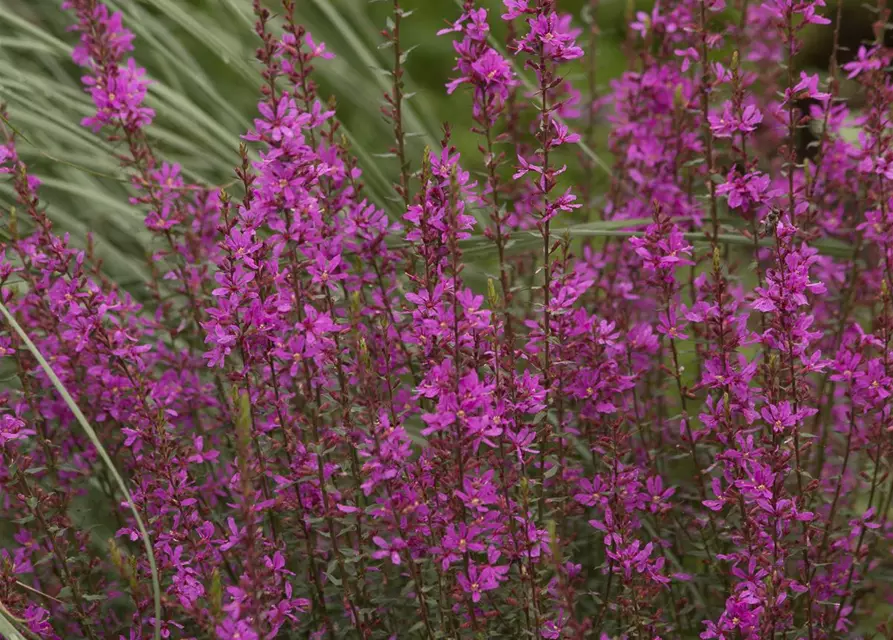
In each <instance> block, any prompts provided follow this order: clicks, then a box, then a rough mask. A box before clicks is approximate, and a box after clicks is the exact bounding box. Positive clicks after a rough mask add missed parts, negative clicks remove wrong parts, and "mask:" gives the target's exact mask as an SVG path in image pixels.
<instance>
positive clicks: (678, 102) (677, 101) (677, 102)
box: [673, 85, 686, 110]
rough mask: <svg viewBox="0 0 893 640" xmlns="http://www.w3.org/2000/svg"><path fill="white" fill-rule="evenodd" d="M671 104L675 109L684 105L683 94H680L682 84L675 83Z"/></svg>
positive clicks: (682, 107)
mask: <svg viewBox="0 0 893 640" xmlns="http://www.w3.org/2000/svg"><path fill="white" fill-rule="evenodd" d="M673 106H675V107H676V109H677V110H680V109H684V108H685V107H686V103H685V96H683V95H682V85H676V91H675V93H673Z"/></svg>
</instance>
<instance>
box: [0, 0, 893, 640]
mask: <svg viewBox="0 0 893 640" xmlns="http://www.w3.org/2000/svg"><path fill="white" fill-rule="evenodd" d="M406 4H410V3H406V2H404V3H400V2H394V3H393V6H392V9H393V13H394V15H393V17H392V18H391V19H390V20H389V22H388V26H387V28H386V29H385V30H384V31H383V32H382V35H383V37H384V41H385V47H386V48H387V49H389V51H388V53H389V58H390V54H393V58H392V59H391V60H392V62H391V64H390V69H389V75H390V79H391V82H390V86H389V87H388V90H387V92H386V94H385V96H384V107H383V108H382V113H383V115H384V116H385V118H386V120H387V121H388V123H389V126H390V128H391V129H392V131H393V136H394V140H393V146H392V147H390V148H389V149H388V150H387V151H388V153H387V154H385V155H393V156H394V157H396V159H397V161H398V162H397V166H396V168H395V170H394V175H393V184H394V191H395V196H396V197H395V198H394V203H393V204H392V206H390V207H389V210H387V211H386V210H384V209H382V208H381V207H380V206H379V205H378V204H376V203H375V202H374V201H373V200H372V199H371V196H370V197H367V195H366V188H365V186H364V182H363V180H364V178H363V172H362V170H361V168H360V163H359V161H358V160H357V158H356V157H355V155H354V153H353V151H352V150H351V148H350V145H349V144H348V142H347V136H346V135H343V134H344V132H343V131H342V125H341V123H340V121H339V119H338V108H337V102H336V99H335V97H329V96H325V95H321V94H320V89H319V87H318V86H317V84H316V83H315V81H314V68H313V67H314V66H315V65H325V64H326V61H327V60H328V59H330V58H332V57H333V53H332V52H329V51H328V49H326V47H325V45H324V44H323V43H320V42H319V41H317V40H315V39H314V37H313V36H312V35H311V34H310V33H308V32H307V30H306V29H305V28H304V27H303V26H301V24H300V21H299V18H298V15H297V13H296V11H297V3H295V2H293V0H282V2H281V5H279V6H278V8H277V9H276V11H272V10H271V9H268V8H267V7H266V6H265V5H264V4H263V3H261V2H260V1H259V0H255V2H253V9H254V16H255V22H254V35H255V37H256V38H257V41H258V48H257V54H256V57H257V61H258V63H259V72H258V77H257V84H258V87H259V89H258V96H259V99H258V102H257V116H256V119H255V120H254V123H253V126H251V128H250V129H249V130H247V131H246V132H244V135H243V136H242V138H241V140H240V141H233V142H234V146H235V144H238V145H239V147H238V148H239V154H238V162H237V165H236V166H235V167H234V174H235V177H236V180H235V181H234V182H233V183H231V184H230V185H229V186H228V187H227V188H225V189H221V188H217V187H212V186H208V185H202V184H194V183H190V182H188V181H187V180H186V178H185V177H184V176H185V175H191V174H187V172H185V171H184V169H183V168H181V167H180V166H177V165H176V164H172V163H168V162H166V161H165V160H164V159H163V157H164V156H163V153H162V151H161V150H159V149H156V148H155V146H154V144H153V142H152V141H153V137H152V136H151V135H150V132H151V131H152V127H153V120H154V116H155V113H154V112H153V111H152V109H150V108H148V107H147V106H146V96H147V92H151V91H152V90H153V89H152V80H151V79H150V78H149V76H148V74H147V73H146V71H145V70H144V69H143V68H142V67H141V66H140V64H139V62H138V61H139V42H138V41H137V40H136V39H135V37H134V34H133V33H132V32H131V31H129V30H128V29H127V27H126V25H124V24H123V21H122V17H121V14H119V13H115V12H113V11H112V10H111V9H110V8H109V7H108V6H106V5H105V4H104V3H102V2H99V1H98V0H66V2H64V3H63V4H62V10H64V11H66V12H67V15H68V16H69V17H70V20H71V25H72V31H73V32H75V33H76V34H77V36H76V37H75V38H74V39H73V41H72V43H71V44H72V47H73V55H72V57H73V60H74V62H75V63H76V64H78V65H79V66H80V67H82V68H83V71H84V78H83V86H84V90H85V91H86V92H87V94H88V95H89V96H90V99H91V100H92V103H93V106H94V110H93V112H92V113H91V114H89V115H88V116H87V117H86V118H84V120H83V122H82V123H81V124H82V125H83V126H84V127H85V128H86V129H87V130H88V132H89V133H90V134H91V135H97V136H100V137H101V138H102V139H103V140H104V141H106V142H108V143H111V144H113V145H114V146H115V149H116V150H117V158H118V160H119V162H120V165H121V170H122V171H124V172H126V174H127V176H128V185H129V187H130V189H131V196H130V200H129V205H130V206H132V207H134V208H135V209H136V210H138V211H139V212H141V214H142V216H143V218H144V220H145V225H146V227H147V229H148V230H149V231H150V232H151V246H150V247H147V252H146V253H147V255H148V256H149V258H148V263H149V264H148V267H149V272H150V273H151V278H150V281H149V282H147V283H146V284H145V287H146V289H145V290H140V291H139V292H138V293H139V295H138V296H137V295H135V292H134V291H131V290H129V289H128V288H127V287H125V286H123V285H121V284H119V283H116V282H114V281H113V280H111V279H110V278H109V277H108V276H107V275H106V273H105V272H104V269H103V265H102V263H101V262H100V261H99V260H98V259H97V258H96V256H95V254H94V251H93V246H92V241H91V240H90V239H89V238H88V239H87V242H86V248H79V247H80V244H79V242H78V240H79V239H73V238H70V237H69V236H68V235H66V234H60V233H59V232H58V231H57V230H56V229H55V227H54V225H53V221H52V209H49V210H48V209H47V208H46V207H45V206H44V205H43V204H42V201H41V199H40V187H41V183H40V180H39V179H38V178H37V177H35V176H34V175H33V174H32V173H31V169H30V168H29V167H28V166H27V165H26V164H25V162H24V161H23V160H22V159H21V158H20V156H19V154H18V152H17V144H19V143H20V141H21V137H20V136H19V135H18V133H17V130H16V129H14V128H13V126H12V125H11V124H10V118H11V119H12V121H14V120H15V113H13V114H7V113H6V112H5V111H4V112H3V114H2V115H3V118H2V119H3V122H4V126H3V127H2V134H3V138H2V140H0V180H2V181H4V182H5V183H8V184H9V186H10V188H11V190H12V191H13V192H14V194H15V200H16V203H17V204H16V205H15V207H11V208H9V209H8V210H4V211H3V212H2V231H3V233H2V235H0V238H2V240H0V303H2V305H3V309H4V310H5V311H8V312H9V314H11V317H14V318H15V319H16V321H17V322H18V324H19V325H21V327H22V328H23V329H24V331H25V333H26V334H27V335H28V337H29V338H30V340H31V341H32V342H33V349H32V347H31V346H29V345H28V344H27V343H26V342H25V341H23V340H22V337H21V335H20V334H19V333H18V332H17V331H16V330H14V328H13V327H12V326H11V325H10V326H5V325H4V327H3V331H2V333H0V361H2V366H3V367H4V372H6V373H5V376H6V377H5V378H4V382H3V384H2V386H0V399H2V403H0V459H2V465H0V513H2V520H3V523H4V524H3V526H2V527H0V536H2V539H3V543H4V544H3V547H2V549H0V618H2V620H0V622H4V627H3V628H4V629H7V628H10V629H13V630H15V632H16V633H18V634H20V635H21V637H27V638H31V637H37V638H75V637H77V638H91V639H97V640H98V639H99V638H129V639H134V640H135V639H137V638H149V637H153V636H155V637H164V638H183V639H188V638H222V639H233V640H235V639H242V640H246V639H261V638H263V639H272V638H307V637H309V638H330V639H334V638H361V639H363V640H371V639H374V638H416V637H419V638H426V639H428V640H434V639H438V638H549V639H562V638H564V639H575V640H583V639H584V638H598V639H599V640H614V639H624V640H625V639H637V640H646V639H647V640H653V639H656V638H665V639H671V638H703V639H711V638H716V639H724V640H739V639H740V640H767V639H774V638H805V639H808V640H821V639H830V638H841V637H851V638H863V637H889V635H890V633H891V632H893V631H891V629H893V626H891V620H890V618H891V617H893V609H890V603H891V602H893V591H891V589H890V586H889V585H890V579H889V578H890V576H889V575H888V574H887V572H888V571H893V556H891V550H893V544H891V543H893V522H891V518H890V516H891V507H893V469H891V466H890V459H891V453H893V440H891V432H893V410H891V407H893V404H891V397H893V126H891V111H890V105H891V104H893V80H891V75H890V72H889V70H890V64H891V61H893V51H891V49H890V48H889V47H888V46H887V45H886V44H885V39H884V33H885V31H887V30H888V29H889V24H888V19H889V10H888V9H887V8H886V5H885V4H884V3H883V2H880V3H879V4H878V6H877V7H876V13H875V16H876V23H875V25H874V40H872V41H867V42H865V43H863V44H862V46H860V47H859V48H858V50H856V51H853V52H851V55H850V56H849V57H847V58H843V57H842V56H840V55H839V54H841V52H842V51H843V49H844V47H843V46H842V45H841V44H840V32H841V28H842V25H841V24H840V21H841V19H842V18H841V16H842V13H841V11H838V12H837V14H836V20H832V18H831V17H826V13H827V12H826V11H825V7H824V4H823V3H822V2H821V1H820V0H806V1H803V2H791V1H790V0H767V1H765V2H762V3H760V2H747V1H746V0H745V1H742V2H735V3H732V4H734V5H735V6H734V7H727V6H726V3H724V2H722V1H721V0H673V1H672V2H669V3H665V2H660V3H656V4H655V5H654V6H653V8H651V9H650V10H649V11H642V12H638V13H635V14H633V12H632V11H630V13H629V16H628V24H627V37H626V43H625V45H624V50H625V53H626V64H627V67H626V69H625V70H624V72H623V73H622V74H621V75H620V76H619V77H617V78H615V79H613V80H612V81H611V82H610V84H609V85H608V86H606V87H598V86H597V85H596V84H595V71H596V63H595V62H594V60H595V58H594V56H595V47H597V46H598V44H599V32H598V29H597V28H596V26H595V25H594V23H590V25H589V26H588V28H587V37H585V38H584V37H581V36H582V35H583V31H582V30H581V29H579V28H578V27H577V23H578V17H577V16H573V15H570V14H567V13H563V12H562V11H561V8H560V7H559V4H560V3H559V2H557V1H556V0H505V1H504V2H503V3H502V6H501V7H500V6H496V3H488V2H483V1H481V0H465V1H464V2H462V3H458V4H457V6H456V7H455V11H453V9H452V8H449V9H447V5H446V4H445V5H444V11H445V15H444V18H445V20H446V26H445V27H444V28H443V29H442V30H441V31H440V32H439V34H438V35H440V36H441V37H446V38H451V39H452V44H453V52H454V61H453V64H452V66H453V72H452V75H451V77H450V78H449V79H445V81H444V84H445V86H444V93H445V95H447V96H449V99H450V100H455V101H456V104H464V105H467V106H468V109H469V113H468V114H467V115H465V116H462V115H460V114H457V117H458V118H459V119H460V120H461V121H462V122H468V123H471V124H470V128H471V134H472V137H471V138H470V139H472V140H474V141H475V143H476V147H477V149H476V150H475V149H474V148H472V149H471V150H467V151H466V150H464V149H463V150H460V149H459V148H458V142H457V138H458V136H454V135H453V131H454V126H455V124H456V123H445V124H444V127H443V138H442V140H441V141H440V143H439V145H436V148H427V149H425V151H424V152H423V153H422V154H421V155H420V156H419V157H413V153H414V150H413V146H412V145H411V144H408V143H407V139H408V138H409V137H410V135H409V134H410V132H409V131H408V130H407V129H408V125H407V123H406V122H404V118H405V107H406V101H407V100H408V99H409V98H410V97H411V94H412V91H411V89H412V88H411V87H408V86H407V82H408V80H407V76H406V73H405V69H406V67H405V63H406V56H407V55H408V53H409V52H408V51H407V50H406V49H405V48H404V45H403V43H402V42H401V25H403V26H405V25H406V22H405V20H406V19H408V18H409V17H410V13H411V12H410V11H409V10H407V8H406V7H405V6H404V5H406ZM597 4H598V3H596V2H591V3H588V6H589V10H590V13H588V14H587V16H586V17H587V19H589V20H591V19H592V15H591V11H593V10H594V7H596V5H597ZM450 7H452V5H450ZM447 12H452V15H446V13H447ZM828 15H829V16H831V13H828ZM807 29H819V30H821V29H826V30H828V31H829V32H831V33H833V36H832V37H833V42H834V45H833V50H834V52H833V55H832V59H831V62H830V64H829V68H828V69H827V70H814V69H813V70H805V69H804V70H802V71H801V70H800V69H798V68H796V64H797V54H798V51H799V50H800V49H801V46H802V44H803V41H804V38H805V37H806V30H807ZM432 35H433V34H432ZM334 53H335V54H337V52H334ZM587 57H588V59H587ZM580 64H583V65H585V68H586V69H587V74H586V77H587V82H588V86H587V87H586V88H585V90H581V89H580V88H578V87H576V86H575V83H576V75H575V73H574V70H575V69H578V68H579V67H578V65H580ZM819 71H821V72H819ZM826 71H827V72H826ZM844 77H846V79H847V80H848V81H849V82H850V86H851V87H852V90H853V91H855V92H857V93H858V100H856V99H854V100H850V101H847V100H845V99H844V98H843V95H844V92H843V91H842V83H843V81H844ZM463 93H465V94H467V96H468V98H469V100H465V98H464V97H461V94H463ZM463 100H464V101H463ZM370 115H371V114H370ZM598 127H603V128H604V129H605V131H606V137H605V142H604V143H603V145H602V147H600V148H599V147H596V148H593V145H594V141H595V140H597V139H599V138H598V136H597V135H595V130H596V128H598ZM807 129H810V130H812V131H814V132H817V133H816V135H815V138H814V140H813V142H812V143H811V144H810V145H807V146H808V149H807V150H806V151H804V149H803V148H802V146H803V145H801V144H800V140H801V137H802V135H803V133H804V131H805V130H807ZM609 155H610V156H612V160H611V161H610V164H609V163H608V161H607V160H606V158H607V157H608V156H609ZM580 157H583V158H585V161H584V162H583V167H582V168H583V172H582V173H583V174H585V175H587V176H590V177H591V176H592V175H594V172H595V171H597V170H599V167H607V168H608V169H609V173H610V175H609V176H607V180H606V187H605V189H604V192H603V193H597V192H596V191H595V190H594V188H593V185H592V184H590V183H588V182H587V183H586V184H581V183H580V182H579V180H578V178H580V175H581V172H580V171H577V165H578V164H580V163H579V162H576V163H575V162H574V161H575V160H579V158H580ZM581 220H582V221H581ZM481 256H485V258H484V259H481V258H480V257H481ZM482 275H483V277H481V276H482ZM138 301H139V302H138ZM37 352H39V353H40V354H41V355H42V356H43V357H44V358H45V359H46V361H47V363H48V365H49V367H50V369H51V371H52V373H53V374H54V375H53V376H48V375H47V374H46V371H45V370H44V369H43V368H42V367H41V366H39V362H38V360H37V359H36V353H37ZM55 382H58V383H60V384H61V385H62V386H63V387H64V388H65V389H66V390H67V391H68V393H69V394H70V395H71V398H72V400H73V402H74V403H76V404H77V405H78V406H79V407H80V409H81V410H82V412H83V414H84V418H85V419H86V420H87V421H88V422H89V424H90V425H92V429H93V431H95V434H96V436H97V438H98V439H99V440H100V441H101V443H102V445H103V449H104V451H107V452H108V457H109V460H110V461H111V462H113V463H114V468H115V469H119V470H120V471H121V474H122V476H123V478H124V482H125V483H126V486H127V488H128V490H129V493H130V496H131V498H130V499H128V498H126V497H125V495H126V494H127V493H128V492H127V491H122V489H121V486H120V485H119V484H117V483H116V481H115V478H114V477H112V475H111V474H110V471H109V466H108V465H107V464H105V460H104V456H103V455H100V452H99V451H98V450H97V448H96V447H95V441H94V440H93V439H91V438H90V437H88V435H85V432H84V431H82V430H80V429H78V428H77V425H78V420H79V419H80V417H79V416H77V415H76V414H75V413H72V410H71V405H70V404H68V403H67V402H66V400H65V399H64V398H63V397H60V396H59V395H58V393H57V389H56V386H55ZM87 434H89V432H87ZM85 505H87V506H88V508H86V511H87V512H88V513H89V517H88V518H85V517H84V511H85ZM134 514H138V515H139V518H135V517H134ZM138 520H139V521H141V522H144V523H145V532H144V531H143V527H142V524H141V522H138ZM146 536H147V537H148V542H149V544H150V545H151V547H150V548H151V550H152V552H153V555H154V560H152V561H150V557H149V554H147V553H146V551H145V549H144V548H143V547H142V546H140V541H141V539H144V538H145V537H146ZM153 581H157V584H158V587H159V588H158V591H159V592H160V593H158V594H157V595H158V596H159V605H160V615H159V614H158V613H156V604H155V597H156V594H155V593H153V587H152V585H153ZM872 634H874V635H872Z"/></svg>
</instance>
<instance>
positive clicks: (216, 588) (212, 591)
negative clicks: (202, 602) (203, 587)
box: [208, 569, 223, 617]
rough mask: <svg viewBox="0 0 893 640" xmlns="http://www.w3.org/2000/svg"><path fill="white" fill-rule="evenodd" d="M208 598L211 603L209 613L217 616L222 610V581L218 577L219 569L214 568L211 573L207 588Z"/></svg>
mask: <svg viewBox="0 0 893 640" xmlns="http://www.w3.org/2000/svg"><path fill="white" fill-rule="evenodd" d="M208 600H209V602H210V604H211V613H213V614H214V616H215V617H216V616H219V615H220V613H221V611H223V582H222V581H221V579H220V569H214V573H212V574H211V587H210V588H209V589H208Z"/></svg>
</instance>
